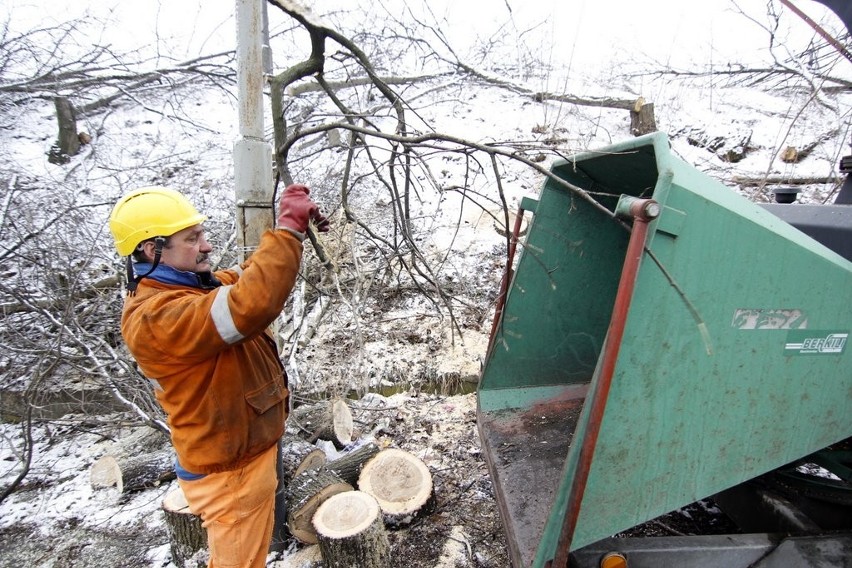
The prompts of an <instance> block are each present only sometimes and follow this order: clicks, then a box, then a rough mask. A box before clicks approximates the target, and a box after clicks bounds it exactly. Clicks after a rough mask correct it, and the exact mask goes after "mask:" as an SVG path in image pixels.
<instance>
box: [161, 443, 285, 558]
mask: <svg viewBox="0 0 852 568" xmlns="http://www.w3.org/2000/svg"><path fill="white" fill-rule="evenodd" d="M277 457H278V446H277V445H273V446H272V447H271V448H269V449H268V450H267V451H265V452H264V453H262V454H260V455H259V456H258V457H256V458H255V459H254V460H252V461H251V462H249V463H248V464H247V465H246V466H245V467H243V468H241V469H237V470H234V471H225V472H222V473H211V474H209V475H206V476H204V477H202V478H201V479H196V480H192V481H187V480H184V479H179V480H178V483H179V484H180V487H181V489H183V493H184V496H185V497H186V502H187V503H188V504H189V510H190V511H192V512H193V514H196V515H198V516H199V517H201V521H202V525H203V526H204V528H205V529H206V530H207V544H208V547H209V549H210V563H209V564H207V567H208V568H263V567H264V566H266V555H267V553H268V552H269V543H270V541H271V540H272V524H273V521H274V513H275V489H276V487H277V485H278V474H277V470H276V465H277V464H276V461H277Z"/></svg>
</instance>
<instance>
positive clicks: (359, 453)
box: [324, 442, 379, 487]
mask: <svg viewBox="0 0 852 568" xmlns="http://www.w3.org/2000/svg"><path fill="white" fill-rule="evenodd" d="M378 453H379V447H378V446H377V445H376V444H374V443H373V442H368V443H366V444H364V445H363V446H361V447H359V448H356V449H354V450H352V451H351V452H349V453H348V454H343V455H342V456H340V457H339V458H337V459H336V460H333V461H330V462H328V463H327V464H325V466H324V469H327V470H329V471H331V472H332V473H334V474H335V475H337V476H338V477H339V478H340V479H342V480H343V481H345V482H346V483H348V484H349V485H352V486H353V487H354V486H356V485H357V484H358V476H360V475H361V470H362V469H363V468H364V464H365V463H367V462H368V461H369V460H370V458H372V457H373V456H375V455H376V454H378Z"/></svg>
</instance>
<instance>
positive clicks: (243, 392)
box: [121, 231, 302, 474]
mask: <svg viewBox="0 0 852 568" xmlns="http://www.w3.org/2000/svg"><path fill="white" fill-rule="evenodd" d="M301 255H302V245H301V243H300V242H299V240H298V239H297V238H296V237H295V236H293V235H292V234H291V233H289V232H287V231H267V232H266V233H264V235H263V237H262V239H261V244H260V247H258V249H257V250H256V251H255V252H254V253H253V254H252V256H251V257H250V258H249V260H248V261H246V262H245V263H244V264H243V265H242V266H241V267H240V268H239V269H235V270H225V271H220V272H217V273H216V274H215V276H216V277H217V278H218V279H219V280H220V281H221V282H222V284H223V285H222V286H220V287H218V288H213V289H206V290H205V289H200V288H195V287H190V286H180V285H173V284H164V283H162V282H159V281H156V280H152V279H149V278H145V279H143V280H142V281H141V282H140V284H139V288H138V289H137V291H136V295H135V296H129V297H128V298H127V299H126V300H125V305H124V312H123V314H122V318H121V333H122V335H123V336H124V340H125V342H126V343H127V347H128V348H129V349H130V353H131V354H132V355H133V357H134V358H135V359H136V362H137V363H138V364H139V368H140V369H141V370H142V372H143V373H144V374H145V376H146V377H148V378H149V379H151V380H152V381H153V382H154V384H155V387H156V388H155V390H156V396H157V400H158V401H159V402H160V404H161V405H162V407H163V409H164V410H165V411H166V414H167V415H168V422H169V428H170V429H171V436H172V443H173V444H174V448H175V451H176V452H177V455H178V461H179V463H180V465H181V466H182V467H183V468H184V469H186V470H187V471H190V472H192V473H198V474H208V473H217V472H221V471H230V470H233V469H237V468H239V467H242V466H243V465H244V464H246V463H247V462H249V461H250V460H251V459H252V458H254V457H256V456H258V455H259V454H260V453H262V452H263V451H264V450H266V449H268V448H269V447H270V446H272V445H273V444H275V443H276V442H277V441H278V439H279V438H280V437H281V435H282V434H283V433H284V421H285V420H286V419H287V402H288V401H287V398H288V395H289V392H288V390H287V377H286V374H285V373H284V367H283V366H282V364H281V361H280V359H279V358H278V352H277V349H276V347H275V342H274V341H273V339H272V337H271V336H270V335H269V333H268V332H267V328H268V327H269V325H270V324H271V323H272V322H273V321H274V320H275V318H276V317H278V315H279V314H280V313H281V310H282V309H283V307H284V302H285V301H286V300H287V297H288V296H289V294H290V291H291V290H292V289H293V285H294V283H295V281H296V274H297V272H298V269H299V262H300V260H301Z"/></svg>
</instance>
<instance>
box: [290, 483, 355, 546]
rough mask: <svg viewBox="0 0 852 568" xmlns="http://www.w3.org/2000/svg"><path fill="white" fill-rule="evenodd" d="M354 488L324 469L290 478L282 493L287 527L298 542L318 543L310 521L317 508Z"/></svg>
mask: <svg viewBox="0 0 852 568" xmlns="http://www.w3.org/2000/svg"><path fill="white" fill-rule="evenodd" d="M353 489H354V488H353V487H352V486H351V485H349V484H348V483H346V482H345V481H343V480H342V479H340V478H339V477H337V476H336V475H335V474H334V473H332V472H330V471H327V470H325V469H319V470H317V469H309V470H307V471H305V472H302V473H300V474H299V475H297V476H296V477H294V478H293V481H291V482H290V485H288V486H287V490H286V491H285V498H286V500H287V527H288V528H289V529H290V534H292V535H293V537H294V538H296V539H298V540H299V541H300V542H303V543H307V544H316V543H317V533H316V529H314V525H313V523H311V520H312V519H313V517H314V513H316V511H317V509H318V508H319V506H320V505H322V504H323V503H324V502H325V501H326V500H327V499H328V498H329V497H331V496H332V495H337V494H338V493H343V492H344V491H352V490H353Z"/></svg>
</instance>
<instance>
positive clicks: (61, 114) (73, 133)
mask: <svg viewBox="0 0 852 568" xmlns="http://www.w3.org/2000/svg"><path fill="white" fill-rule="evenodd" d="M53 102H54V104H55V105H56V120H57V122H58V123H59V138H58V140H57V142H56V146H57V147H56V150H57V152H56V155H55V156H54V155H53V154H54V152H53V151H52V152H51V156H50V160H49V161H50V163H52V164H64V163H66V162H67V161H68V156H76V155H77V152H79V151H80V138H79V137H78V135H77V117H76V115H75V113H74V105H72V104H71V101H69V100H68V99H66V98H65V97H56V98H55V99H54V100H53Z"/></svg>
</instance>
